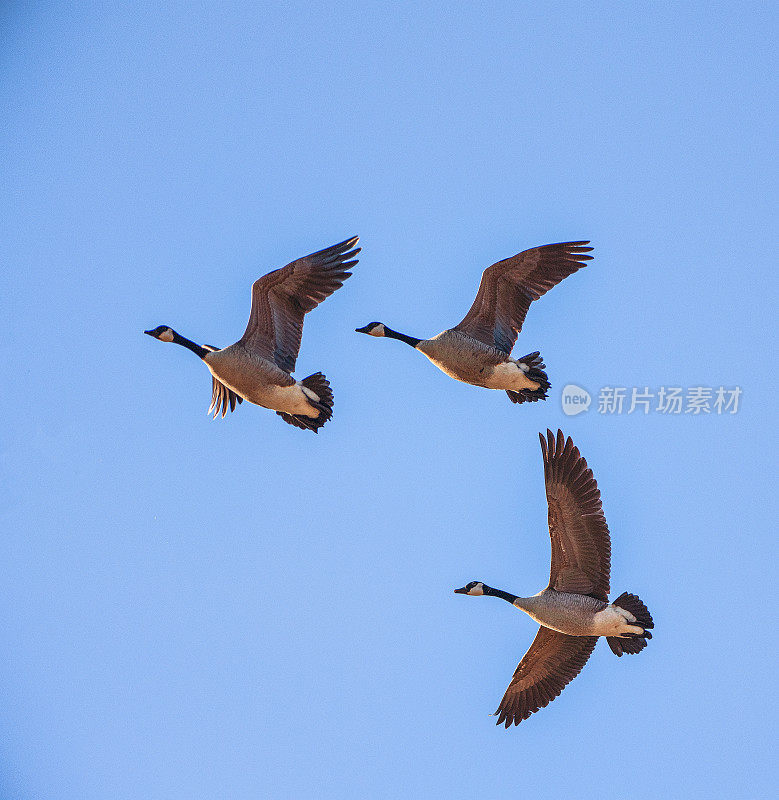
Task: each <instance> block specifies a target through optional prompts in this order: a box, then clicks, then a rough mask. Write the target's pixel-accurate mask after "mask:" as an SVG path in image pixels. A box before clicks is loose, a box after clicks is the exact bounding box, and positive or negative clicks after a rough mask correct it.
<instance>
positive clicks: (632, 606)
mask: <svg viewBox="0 0 779 800" xmlns="http://www.w3.org/2000/svg"><path fill="white" fill-rule="evenodd" d="M612 605H613V606H619V608H624V609H625V611H629V612H630V613H631V614H632V615H633V616H634V617H635V618H636V621H635V622H634V623H631V624H632V625H639V626H640V627H642V628H643V629H644V630H643V631H642V632H641V633H631V634H629V635H627V636H607V637H606V641H607V642H608V645H609V647H610V648H611V652H612V653H614V655H615V656H621V655H622V654H623V653H627V654H628V655H633V654H635V653H640V652H641V651H642V650H643V649H644V648H645V647H646V643H647V641H648V640H649V639H651V638H652V634H651V633H650V632H649V628H654V627H655V623H654V620H653V619H652V615H651V614H650V613H649V609H648V608H647V607H646V606H645V605H644V603H643V602H642V600H641V598H640V597H639V596H638V595H635V594H629V593H628V592H622V594H621V595H620V596H619V597H618V598H617V599H616V600H615V601H614V602H613V603H612Z"/></svg>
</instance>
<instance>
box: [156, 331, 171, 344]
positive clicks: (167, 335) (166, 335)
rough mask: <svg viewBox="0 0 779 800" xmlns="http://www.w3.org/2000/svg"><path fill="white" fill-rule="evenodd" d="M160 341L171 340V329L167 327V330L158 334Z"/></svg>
mask: <svg viewBox="0 0 779 800" xmlns="http://www.w3.org/2000/svg"><path fill="white" fill-rule="evenodd" d="M159 338H160V341H161V342H172V341H173V331H172V330H170V328H168V330H166V331H163V332H162V333H161V334H160V337H159Z"/></svg>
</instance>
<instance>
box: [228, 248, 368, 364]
mask: <svg viewBox="0 0 779 800" xmlns="http://www.w3.org/2000/svg"><path fill="white" fill-rule="evenodd" d="M357 241H358V237H356V236H355V237H353V238H351V239H346V240H345V241H343V242H339V243H338V244H335V245H333V246H332V247H327V248H325V249H324V250H320V251H318V252H316V253H312V254H311V255H309V256H304V257H303V258H299V259H297V260H296V261H293V262H291V263H290V264H287V266H286V267H282V268H281V269H277V270H274V271H273V272H269V273H268V274H267V275H264V276H263V277H262V278H260V279H259V280H257V281H255V282H254V285H253V286H252V310H251V314H250V315H249V324H248V325H247V326H246V331H245V332H244V334H243V336H242V337H241V340H240V341H241V342H242V343H243V344H244V345H245V346H246V347H247V348H249V349H251V350H253V351H254V352H256V353H258V354H259V355H261V356H263V357H264V358H267V359H269V360H271V361H273V362H275V363H276V365H277V366H279V367H280V368H281V369H283V370H284V371H285V372H293V371H294V369H295V363H296V361H297V355H298V351H299V350H300V338H301V335H302V332H303V317H304V316H305V315H306V314H307V313H308V312H309V311H311V310H312V309H313V308H316V306H318V305H319V303H321V302H322V301H323V300H324V299H325V298H326V297H329V296H330V295H331V294H332V293H333V292H334V291H335V290H336V289H338V288H339V287H340V286H341V285H342V284H343V282H344V281H345V280H346V279H347V278H348V277H349V276H350V275H351V274H352V273H351V272H349V268H350V267H352V266H354V265H355V264H356V263H357V259H356V258H352V257H353V256H356V255H357V253H359V252H360V248H355V247H354V245H356V244H357Z"/></svg>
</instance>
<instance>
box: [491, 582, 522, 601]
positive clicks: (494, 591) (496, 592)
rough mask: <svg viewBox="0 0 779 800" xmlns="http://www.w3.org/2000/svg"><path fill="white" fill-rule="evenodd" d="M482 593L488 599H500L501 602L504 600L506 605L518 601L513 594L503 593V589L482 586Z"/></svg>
mask: <svg viewBox="0 0 779 800" xmlns="http://www.w3.org/2000/svg"><path fill="white" fill-rule="evenodd" d="M482 591H483V592H484V594H486V595H489V596H490V597H500V598H501V599H502V600H506V601H507V602H508V603H512V604H513V603H514V601H515V600H518V599H519V598H518V597H517V595H515V594H511V593H509V592H504V591H503V589H493V588H492V586H483V587H482Z"/></svg>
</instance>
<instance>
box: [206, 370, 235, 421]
mask: <svg viewBox="0 0 779 800" xmlns="http://www.w3.org/2000/svg"><path fill="white" fill-rule="evenodd" d="M211 382H212V384H213V389H212V392H211V405H210V406H209V407H208V413H209V414H210V413H211V412H212V411H213V412H214V419H216V418H217V417H218V416H219V414H220V412H221V414H222V418H224V416H225V414H227V406H228V405H229V406H230V411H235V406H236V404H237V403H243V397H240V396H239V395H237V394H236V393H235V392H234V391H232V389H228V388H227V387H226V386H225V385H224V384H223V383H222V382H221V381H218V380H217V379H216V378H214V377H213V376H212V378H211Z"/></svg>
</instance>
